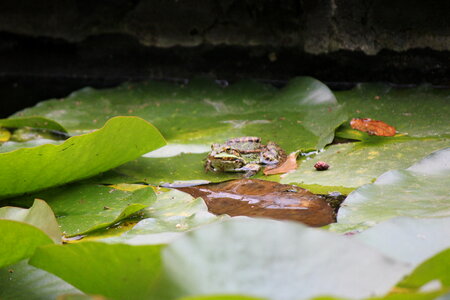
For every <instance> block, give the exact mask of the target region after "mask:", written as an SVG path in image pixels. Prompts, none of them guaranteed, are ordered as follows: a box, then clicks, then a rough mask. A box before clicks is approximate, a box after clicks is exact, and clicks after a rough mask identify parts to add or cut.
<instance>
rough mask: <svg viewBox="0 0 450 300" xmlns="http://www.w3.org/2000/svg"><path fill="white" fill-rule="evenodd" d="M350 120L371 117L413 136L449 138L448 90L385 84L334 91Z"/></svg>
mask: <svg viewBox="0 0 450 300" xmlns="http://www.w3.org/2000/svg"><path fill="white" fill-rule="evenodd" d="M336 97H337V99H338V100H339V102H340V103H345V107H346V109H347V112H348V114H349V117H350V118H371V119H375V120H381V121H383V122H386V123H387V124H389V125H392V126H394V127H395V128H396V129H397V131H398V132H400V133H403V134H407V135H409V136H413V137H447V138H448V137H449V136H450V127H449V126H448V116H449V114H450V105H449V99H448V90H445V89H436V88H432V87H431V86H426V85H424V86H421V87H415V88H393V87H392V86H390V85H388V84H374V83H368V84H367V83H366V84H359V85H358V86H357V87H356V88H354V89H352V90H349V91H342V92H336Z"/></svg>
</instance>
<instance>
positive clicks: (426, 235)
mask: <svg viewBox="0 0 450 300" xmlns="http://www.w3.org/2000/svg"><path fill="white" fill-rule="evenodd" d="M449 237H450V218H449V217H447V218H411V217H397V218H393V219H390V220H387V221H384V222H381V223H379V224H377V225H375V226H373V227H371V228H369V229H367V230H365V231H364V232H361V233H359V234H355V235H352V236H351V238H354V239H357V240H358V241H360V242H363V243H364V244H366V245H369V246H371V247H373V248H375V249H378V250H380V251H381V252H382V253H383V254H385V255H387V256H390V257H392V258H394V259H395V260H398V261H403V262H405V263H409V264H412V265H414V266H417V265H419V264H420V263H422V262H423V261H425V260H426V259H428V258H430V257H432V256H433V255H435V254H436V253H438V252H440V251H442V250H444V249H447V248H450V238H449ZM449 267H450V265H449Z"/></svg>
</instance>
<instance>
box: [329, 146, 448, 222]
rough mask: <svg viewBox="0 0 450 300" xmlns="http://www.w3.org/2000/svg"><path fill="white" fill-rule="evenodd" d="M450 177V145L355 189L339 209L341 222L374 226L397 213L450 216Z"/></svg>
mask: <svg viewBox="0 0 450 300" xmlns="http://www.w3.org/2000/svg"><path fill="white" fill-rule="evenodd" d="M449 181H450V148H446V149H443V150H440V151H436V152H434V153H432V154H430V155H429V156H427V157H426V158H424V159H422V160H421V161H419V162H418V163H416V164H414V165H412V166H411V167H409V168H407V169H404V170H394V171H389V172H386V173H384V174H383V175H381V176H380V177H379V178H378V179H377V180H376V181H375V182H374V183H373V184H367V185H364V186H362V187H360V188H358V189H357V190H355V191H353V192H352V193H351V194H350V195H349V196H348V197H347V198H346V200H345V201H344V202H343V204H342V206H341V208H340V210H339V212H338V215H337V220H338V223H339V224H360V225H362V226H364V225H366V226H370V225H373V224H375V223H377V222H381V221H383V220H387V219H389V218H392V217H396V216H409V217H422V218H424V217H448V216H450V201H449V200H450V196H449V195H450V189H449V185H448V184H447V183H448V182H449ZM339 224H338V226H339Z"/></svg>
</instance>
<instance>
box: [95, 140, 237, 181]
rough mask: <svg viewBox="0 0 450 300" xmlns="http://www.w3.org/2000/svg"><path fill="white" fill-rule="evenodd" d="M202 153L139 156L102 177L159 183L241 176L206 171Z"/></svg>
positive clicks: (222, 179) (219, 179) (214, 179)
mask: <svg viewBox="0 0 450 300" xmlns="http://www.w3.org/2000/svg"><path fill="white" fill-rule="evenodd" d="M168 146H169V147H170V145H168ZM168 146H166V147H168ZM163 148H165V147H163ZM163 148H161V149H163ZM163 150H164V149H163ZM157 151H158V150H157ZM158 152H159V151H158ZM206 156H207V153H200V154H198V153H181V154H179V155H175V156H172V157H140V158H138V159H136V160H134V161H131V162H129V163H126V164H123V165H122V166H120V167H118V168H115V169H114V170H111V171H110V172H108V174H106V175H107V176H106V178H107V179H111V176H114V175H115V176H124V177H125V178H120V179H119V180H122V181H126V182H145V183H151V184H163V183H173V182H175V181H193V180H206V182H209V181H211V182H219V181H225V180H230V179H235V178H237V177H242V173H224V172H217V173H215V172H209V173H207V172H206V171H205V167H204V164H205V158H206ZM108 175H109V177H108ZM107 179H102V181H103V182H105V181H107Z"/></svg>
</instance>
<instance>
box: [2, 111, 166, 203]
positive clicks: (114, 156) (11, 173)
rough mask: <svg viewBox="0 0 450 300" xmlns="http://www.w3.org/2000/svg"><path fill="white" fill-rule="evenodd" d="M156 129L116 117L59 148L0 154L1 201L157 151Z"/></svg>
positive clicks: (161, 141)
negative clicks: (100, 127) (101, 126)
mask: <svg viewBox="0 0 450 300" xmlns="http://www.w3.org/2000/svg"><path fill="white" fill-rule="evenodd" d="M164 144H165V141H164V139H163V137H162V136H161V134H160V133H159V132H158V130H157V129H156V128H154V127H153V126H152V125H151V124H149V123H147V122H146V121H144V120H142V119H140V118H136V117H116V118H113V119H111V120H109V121H108V122H107V123H106V124H105V126H104V127H103V128H102V129H100V130H97V131H95V132H92V133H89V134H85V135H81V136H75V137H72V138H70V139H68V140H66V141H65V142H64V143H63V144H61V145H42V146H39V147H35V148H23V149H18V150H16V151H12V152H7V153H0V166H1V169H2V172H1V174H0V182H1V184H0V197H3V198H4V197H7V196H12V195H18V194H23V193H25V192H32V191H36V190H40V189H44V188H47V187H51V186H57V185H61V184H64V183H68V182H70V181H74V180H78V179H81V178H86V177H89V176H92V175H95V174H98V173H101V172H104V171H106V170H108V169H111V168H114V167H117V166H119V165H121V164H123V163H125V162H127V161H130V160H132V159H135V158H136V157H139V156H140V155H142V154H144V153H146V152H149V151H151V150H154V149H156V148H159V147H161V146H163V145H164Z"/></svg>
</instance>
